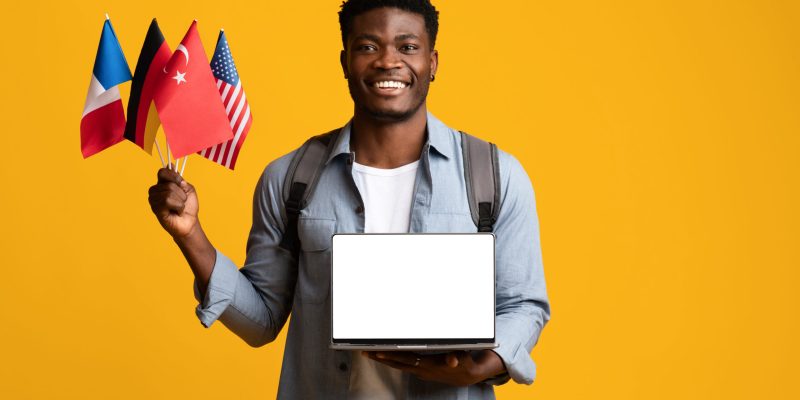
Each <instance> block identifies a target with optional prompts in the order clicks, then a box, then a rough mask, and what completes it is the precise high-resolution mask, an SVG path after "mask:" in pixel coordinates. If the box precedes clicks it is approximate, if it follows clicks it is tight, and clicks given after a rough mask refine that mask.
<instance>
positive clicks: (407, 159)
mask: <svg viewBox="0 0 800 400" xmlns="http://www.w3.org/2000/svg"><path fill="white" fill-rule="evenodd" d="M427 117H428V112H427V110H426V108H425V105H424V104H423V105H422V106H421V107H420V108H419V110H417V112H416V113H414V115H412V116H411V118H409V119H407V120H405V121H380V120H377V119H375V118H373V117H371V116H367V115H364V113H359V112H358V110H356V112H355V115H354V116H353V123H352V125H351V127H352V134H351V136H350V148H351V149H352V150H353V151H354V152H355V153H356V162H357V163H359V164H362V165H368V166H370V167H375V168H385V169H390V168H397V167H400V166H403V165H406V164H409V163H412V162H414V161H416V160H418V159H419V156H420V154H421V153H422V146H423V145H424V144H425V125H426V124H427V120H428V118H427Z"/></svg>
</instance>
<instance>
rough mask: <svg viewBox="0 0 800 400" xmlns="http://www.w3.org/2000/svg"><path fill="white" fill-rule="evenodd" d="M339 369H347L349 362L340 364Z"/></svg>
mask: <svg viewBox="0 0 800 400" xmlns="http://www.w3.org/2000/svg"><path fill="white" fill-rule="evenodd" d="M339 371H347V364H345V363H341V364H339Z"/></svg>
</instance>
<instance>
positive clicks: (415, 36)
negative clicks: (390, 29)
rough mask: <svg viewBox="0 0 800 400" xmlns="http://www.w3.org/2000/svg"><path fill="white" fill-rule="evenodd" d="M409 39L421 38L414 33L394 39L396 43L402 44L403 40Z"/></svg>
mask: <svg viewBox="0 0 800 400" xmlns="http://www.w3.org/2000/svg"><path fill="white" fill-rule="evenodd" d="M408 39H419V36H417V35H415V34H413V33H404V34H402V35H397V36H395V37H394V41H395V42H401V41H403V40H408Z"/></svg>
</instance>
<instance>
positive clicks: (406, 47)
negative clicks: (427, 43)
mask: <svg viewBox="0 0 800 400" xmlns="http://www.w3.org/2000/svg"><path fill="white" fill-rule="evenodd" d="M417 49H418V47H417V46H416V45H413V44H404V45H402V46H400V51H404V52H406V53H408V52H414V51H416V50H417Z"/></svg>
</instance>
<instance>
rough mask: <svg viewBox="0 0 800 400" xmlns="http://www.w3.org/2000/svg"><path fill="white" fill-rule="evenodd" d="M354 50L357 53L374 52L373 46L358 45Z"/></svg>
mask: <svg viewBox="0 0 800 400" xmlns="http://www.w3.org/2000/svg"><path fill="white" fill-rule="evenodd" d="M356 49H357V50H358V51H373V50H375V46H373V45H371V44H362V45H359V46H358V47H356Z"/></svg>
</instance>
